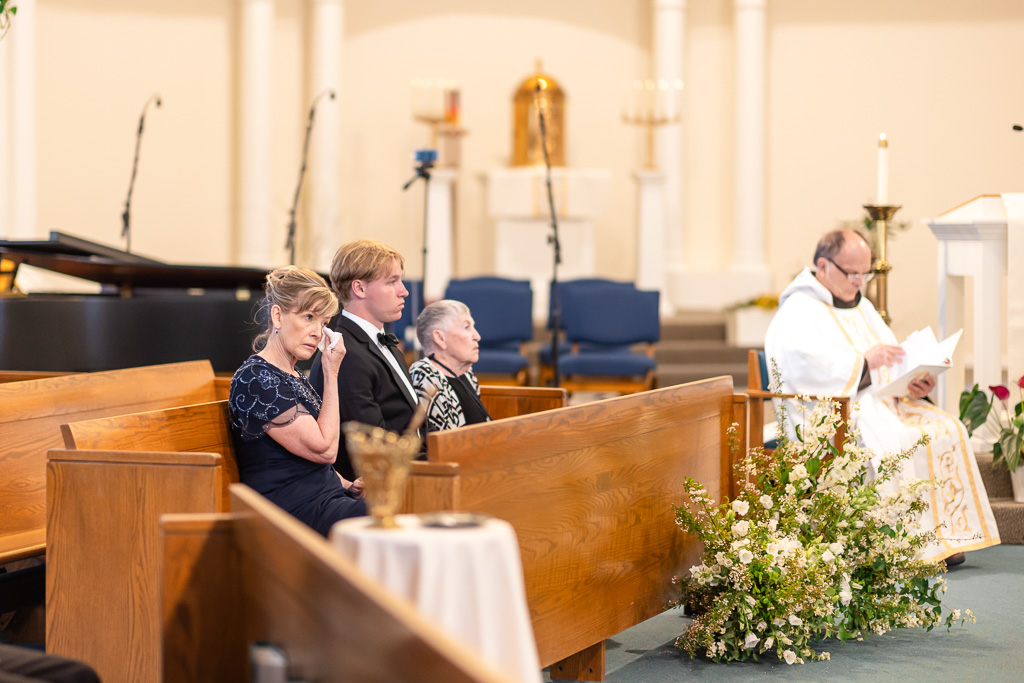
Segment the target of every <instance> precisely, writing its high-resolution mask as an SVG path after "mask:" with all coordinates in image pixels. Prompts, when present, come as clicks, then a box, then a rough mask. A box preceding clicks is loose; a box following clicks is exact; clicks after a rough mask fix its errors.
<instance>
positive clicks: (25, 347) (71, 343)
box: [0, 232, 267, 373]
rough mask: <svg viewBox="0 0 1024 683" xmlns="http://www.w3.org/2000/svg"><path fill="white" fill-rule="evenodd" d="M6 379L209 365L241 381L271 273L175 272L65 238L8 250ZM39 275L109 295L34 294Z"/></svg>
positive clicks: (2, 295) (0, 352)
mask: <svg viewBox="0 0 1024 683" xmlns="http://www.w3.org/2000/svg"><path fill="white" fill-rule="evenodd" d="M0 259H2V261H3V271H4V272H2V273H0V370H27V371H53V372H94V371H98V370H114V369H118V368H127V367H135V366H140V365H153V364H157V363H173V362H177V361H187V360H201V359H208V360H209V361H210V362H211V364H212V365H213V369H214V371H216V372H221V373H231V372H234V371H235V370H236V369H237V368H238V366H239V365H241V364H242V361H244V360H245V359H246V358H247V357H248V356H249V354H250V353H252V351H251V343H252V338H253V336H255V334H256V332H257V328H256V324H255V322H254V318H255V312H256V309H257V306H258V303H259V300H260V299H261V297H262V296H263V280H264V277H265V276H266V272H267V271H266V270H261V269H257V268H236V267H220V266H186V265H171V264H168V263H163V262H161V261H155V260H153V259H149V258H145V257H142V256H139V255H137V254H131V253H129V252H125V251H121V250H119V249H115V248H113V247H108V246H105V245H102V244H97V243H95V242H90V241H87V240H83V239H80V238H77V237H74V236H72V235H68V234H65V233H61V232H51V233H50V236H49V239H47V240H36V241H30V240H24V241H21V240H19V241H4V240H0ZM22 266H34V267H37V268H42V269H45V270H48V271H53V272H55V273H61V274H64V275H70V276H74V277H78V278H82V279H84V280H90V281H92V282H96V283H99V285H100V286H101V287H100V293H99V294H42V293H39V294H28V295H21V294H20V293H19V292H18V291H17V290H16V288H15V283H16V280H17V275H18V270H19V268H21V267H22Z"/></svg>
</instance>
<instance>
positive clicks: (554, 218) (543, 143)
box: [535, 79, 562, 387]
mask: <svg viewBox="0 0 1024 683" xmlns="http://www.w3.org/2000/svg"><path fill="white" fill-rule="evenodd" d="M540 84H541V81H540V79H538V81H537V86H536V90H535V96H536V101H537V116H538V117H539V118H540V147H541V150H542V151H543V152H544V168H545V170H546V172H547V186H548V209H549V211H550V212H551V234H550V235H548V244H550V245H552V247H553V252H554V255H553V256H554V258H553V261H554V262H553V264H552V269H551V302H550V308H551V370H552V373H553V375H554V377H553V385H554V386H555V387H558V386H560V385H561V376H560V375H559V372H558V335H559V333H560V332H561V330H562V302H561V301H560V298H559V296H558V266H559V264H561V263H562V243H561V242H560V241H559V239H558V215H557V214H556V213H555V195H554V193H553V192H552V190H551V157H550V155H549V154H548V129H547V123H546V122H545V121H544V104H543V101H542V99H541V96H540V91H541V86H540Z"/></svg>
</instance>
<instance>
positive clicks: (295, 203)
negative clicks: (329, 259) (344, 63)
mask: <svg viewBox="0 0 1024 683" xmlns="http://www.w3.org/2000/svg"><path fill="white" fill-rule="evenodd" d="M324 95H328V96H329V97H330V98H331V99H332V100H333V99H334V91H333V90H331V89H327V90H324V91H323V92H322V93H320V94H319V95H317V96H316V97H314V98H313V104H312V106H310V108H309V121H308V122H307V123H306V140H305V142H303V143H302V165H301V166H300V167H299V182H298V184H297V185H296V186H295V199H293V200H292V209H291V211H289V212H288V239H287V240H286V241H285V243H284V248H285V249H287V250H288V254H289V256H288V258H289V261H288V262H289V263H290V264H291V265H293V266H294V265H295V211H296V210H297V209H298V207H299V192H301V191H302V177H303V176H304V175H305V174H306V159H307V157H308V156H309V135H310V133H312V132H313V115H314V114H315V113H316V105H317V103H318V102H319V101H320V98H321V97H323V96H324Z"/></svg>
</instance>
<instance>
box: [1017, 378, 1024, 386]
mask: <svg viewBox="0 0 1024 683" xmlns="http://www.w3.org/2000/svg"><path fill="white" fill-rule="evenodd" d="M1017 386H1018V387H1020V388H1021V389H1024V375H1021V376H1020V379H1019V380H1017Z"/></svg>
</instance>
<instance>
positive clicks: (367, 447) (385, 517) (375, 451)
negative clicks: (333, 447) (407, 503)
mask: <svg viewBox="0 0 1024 683" xmlns="http://www.w3.org/2000/svg"><path fill="white" fill-rule="evenodd" d="M342 429H343V430H344V432H345V444H346V445H347V446H348V454H349V455H350V456H351V457H352V464H353V465H354V466H355V468H356V472H357V473H358V474H359V476H360V477H362V478H363V496H364V497H365V498H366V507H367V508H368V509H369V511H370V514H371V515H373V526H375V527H383V528H385V529H394V528H395V527H397V526H398V524H396V523H395V513H396V512H398V508H399V506H401V504H402V495H403V494H404V493H405V482H406V479H408V477H409V463H410V462H412V459H413V458H414V457H416V454H417V453H418V452H419V450H420V438H419V437H418V436H416V435H415V434H413V435H412V436H409V435H399V434H396V433H395V432H389V431H387V430H386V429H383V428H381V427H371V426H369V425H364V424H360V423H358V422H346V423H345V424H344V425H342Z"/></svg>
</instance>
